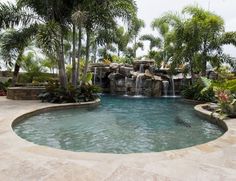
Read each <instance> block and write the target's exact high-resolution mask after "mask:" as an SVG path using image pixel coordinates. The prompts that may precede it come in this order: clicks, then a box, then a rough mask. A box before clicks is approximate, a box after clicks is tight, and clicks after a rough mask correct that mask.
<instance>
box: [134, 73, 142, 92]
mask: <svg viewBox="0 0 236 181" xmlns="http://www.w3.org/2000/svg"><path fill="white" fill-rule="evenodd" d="M142 77H143V74H139V75H138V76H137V78H136V84H135V95H136V96H139V95H140V89H141V85H142Z"/></svg>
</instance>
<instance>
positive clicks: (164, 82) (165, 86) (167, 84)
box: [162, 80, 170, 97]
mask: <svg viewBox="0 0 236 181" xmlns="http://www.w3.org/2000/svg"><path fill="white" fill-rule="evenodd" d="M162 84H163V93H164V97H167V96H168V90H169V85H170V83H169V81H167V80H163V81H162Z"/></svg>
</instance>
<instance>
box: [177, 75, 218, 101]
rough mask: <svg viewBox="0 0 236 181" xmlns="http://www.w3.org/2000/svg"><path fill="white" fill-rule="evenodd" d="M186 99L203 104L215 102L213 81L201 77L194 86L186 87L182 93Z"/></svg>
mask: <svg viewBox="0 0 236 181" xmlns="http://www.w3.org/2000/svg"><path fill="white" fill-rule="evenodd" d="M181 95H182V96H183V97H184V98H186V99H193V100H197V101H203V102H215V92H214V89H213V86H212V82H211V80H209V79H207V78H205V77H201V78H200V79H198V80H196V81H195V82H194V83H193V85H190V86H186V87H184V88H183V90H182V91H181Z"/></svg>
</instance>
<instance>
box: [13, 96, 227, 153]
mask: <svg viewBox="0 0 236 181" xmlns="http://www.w3.org/2000/svg"><path fill="white" fill-rule="evenodd" d="M14 130H15V132H16V133H17V134H18V135H19V136H20V137H22V138H24V139H26V140H28V141H31V142H34V143H36V144H39V145H46V146H51V147H55V148H60V149H65V150H72V151H78V152H102V153H143V152H159V151H164V150H172V149H179V148H185V147H189V146H193V145H197V144H201V143H205V142H208V141H210V140H214V139H216V138H217V137H219V136H221V135H222V134H223V133H224V132H223V130H222V129H220V128H219V127H218V126H216V125H214V124H211V123H209V122H207V121H206V120H204V119H202V118H201V117H198V116H197V115H196V113H195V111H194V109H193V106H192V105H189V104H186V103H184V102H183V101H182V100H181V99H164V98H163V99H150V98H136V99H135V98H128V97H126V98H124V97H111V96H104V97H102V102H101V105H100V106H99V107H97V108H79V109H78V108H77V109H69V110H60V111H52V112H48V113H43V114H39V115H36V116H33V117H30V118H28V119H26V120H25V121H23V122H21V123H19V124H18V125H16V126H15V127H14Z"/></svg>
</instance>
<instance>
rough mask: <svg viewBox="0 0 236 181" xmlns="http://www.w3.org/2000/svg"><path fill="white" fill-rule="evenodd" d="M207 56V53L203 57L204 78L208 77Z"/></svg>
mask: <svg viewBox="0 0 236 181" xmlns="http://www.w3.org/2000/svg"><path fill="white" fill-rule="evenodd" d="M206 59H207V56H206V52H203V57H202V76H206V71H207V61H206Z"/></svg>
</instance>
